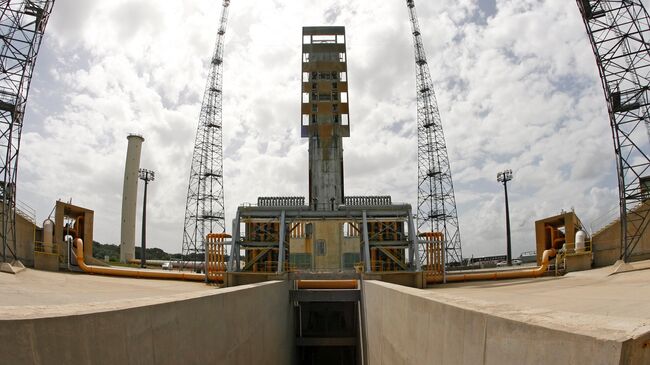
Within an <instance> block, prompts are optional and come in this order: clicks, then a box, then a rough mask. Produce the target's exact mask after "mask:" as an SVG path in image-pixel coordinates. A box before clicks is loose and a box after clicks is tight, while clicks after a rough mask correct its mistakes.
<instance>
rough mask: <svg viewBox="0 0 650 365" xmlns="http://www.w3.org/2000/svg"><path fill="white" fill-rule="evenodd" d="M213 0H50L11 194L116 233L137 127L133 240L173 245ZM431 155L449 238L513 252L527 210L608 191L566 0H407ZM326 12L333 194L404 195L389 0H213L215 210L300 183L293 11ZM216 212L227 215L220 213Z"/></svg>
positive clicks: (398, 13) (595, 205)
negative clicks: (335, 53) (333, 96)
mask: <svg viewBox="0 0 650 365" xmlns="http://www.w3.org/2000/svg"><path fill="white" fill-rule="evenodd" d="M219 5H220V2H219V1H210V2H206V1H199V0H187V1H182V2H170V3H167V2H165V3H164V4H162V3H161V2H159V1H153V0H131V1H126V0H120V1H116V0H111V1H109V0H103V1H102V0H94V1H83V2H76V1H73V0H58V1H57V3H56V6H55V10H54V14H53V16H52V19H51V23H50V25H49V28H48V31H47V34H46V37H45V40H44V43H43V46H42V53H41V58H40V59H39V61H38V65H37V75H36V78H35V80H34V82H33V84H32V94H31V99H30V101H29V105H28V108H29V111H28V114H27V117H26V123H25V129H24V135H23V144H22V151H21V161H20V175H19V198H20V199H22V200H25V201H26V202H27V203H28V204H31V205H33V206H34V207H35V208H37V211H38V214H39V219H41V218H44V217H45V216H46V215H47V214H49V211H50V209H51V207H52V205H53V203H54V200H56V199H57V198H64V199H67V198H69V197H72V198H73V203H77V204H79V205H82V206H85V207H88V208H90V209H94V210H95V212H96V219H95V232H96V234H95V236H96V239H97V240H99V241H101V242H105V243H117V242H118V241H119V229H120V227H119V221H120V218H119V214H120V204H121V191H122V178H123V171H124V170H123V169H124V157H125V154H126V135H127V134H128V133H130V132H139V133H142V134H143V135H144V137H145V139H146V141H145V143H144V145H143V157H142V164H141V165H142V167H146V168H150V169H153V170H155V171H156V181H155V182H153V184H152V185H150V190H149V194H150V196H149V202H148V204H150V206H149V207H148V237H149V239H148V240H149V246H151V247H153V246H157V247H161V248H163V249H165V250H167V251H174V252H178V251H180V249H181V239H182V229H183V227H182V225H183V216H184V209H185V196H186V191H187V181H188V173H189V164H190V159H191V154H192V148H193V142H194V136H195V132H196V126H197V121H198V115H199V108H200V103H201V98H202V96H203V91H204V87H205V78H206V75H207V68H208V63H209V60H210V57H211V54H212V52H213V47H214V40H215V38H216V30H217V26H218V17H219V12H220V6H219ZM417 6H418V14H419V17H420V25H421V27H422V30H423V39H424V42H425V47H426V50H427V54H428V57H429V65H430V68H431V73H432V77H433V81H434V84H435V88H436V94H437V97H438V103H439V105H440V111H441V115H442V119H443V125H444V128H445V134H446V139H447V144H448V149H449V155H450V160H451V167H452V173H453V178H454V186H455V188H456V199H457V201H458V211H459V219H460V224H461V235H462V239H463V249H464V252H465V253H466V254H470V255H471V254H475V255H478V254H496V253H501V252H503V251H504V247H503V246H504V245H503V242H504V240H505V238H504V237H505V234H504V228H503V227H504V217H503V215H504V214H503V192H502V187H501V186H500V185H499V184H498V183H497V182H496V178H495V177H496V173H497V171H499V170H500V169H503V168H512V169H513V170H514V171H515V179H514V180H513V181H512V183H511V184H510V185H509V192H510V193H511V195H510V205H511V218H512V226H513V237H514V242H515V248H514V252H515V253H516V254H517V253H518V252H520V251H524V250H528V249H532V247H533V239H534V236H533V229H534V228H533V223H534V220H536V219H541V218H543V217H545V216H548V215H551V214H555V213H558V212H559V211H560V210H561V209H570V208H571V207H575V209H576V212H577V213H578V215H579V216H580V217H582V219H583V221H585V223H587V224H589V222H590V221H592V220H597V218H598V217H599V216H601V215H602V214H605V213H607V211H608V210H609V209H610V208H611V207H613V206H615V205H616V180H615V174H614V169H615V167H614V159H613V148H612V142H611V138H610V132H609V126H608V120H607V114H606V108H605V103H604V98H603V96H602V91H601V90H600V83H599V80H598V76H597V71H596V67H595V62H594V59H593V55H592V54H591V48H590V46H589V44H588V41H587V37H586V34H585V31H584V28H583V25H582V22H581V19H580V16H579V14H578V11H577V8H576V5H575V3H574V2H571V1H565V0H546V1H541V0H535V1H533V0H529V1H514V0H499V1H497V2H496V12H494V13H491V12H490V13H489V14H487V16H486V15H485V14H483V13H482V12H481V9H480V8H479V6H478V4H477V3H476V2H475V1H471V0H464V1H455V2H449V1H418V2H417ZM328 21H330V22H335V24H337V25H345V26H346V31H347V41H348V61H349V65H348V66H349V72H348V73H349V81H350V102H351V113H350V116H351V121H350V124H351V129H352V136H351V137H350V138H347V139H346V140H345V141H344V149H345V152H344V154H345V174H346V185H345V187H346V192H347V193H348V194H391V195H392V196H393V200H394V201H405V202H409V203H412V204H414V203H415V201H416V196H415V194H416V164H415V157H416V144H415V141H416V135H415V70H414V68H415V67H414V61H413V50H412V39H411V34H410V25H409V22H408V16H407V10H406V7H405V6H404V2H403V1H401V2H399V1H396V2H383V1H382V2H376V1H370V0H365V1H355V2H347V1H340V0H339V1H330V2H327V3H324V2H320V1H315V0H309V1H304V0H292V1H252V0H248V1H245V0H242V1H237V2H232V3H231V6H230V22H229V26H228V31H227V35H226V39H227V41H226V46H225V66H224V67H225V74H224V148H225V161H224V165H225V185H226V190H225V197H226V208H227V212H226V214H227V219H231V218H232V217H233V214H234V211H235V209H236V207H237V205H238V204H240V203H243V202H255V200H256V198H257V196H265V195H303V196H304V195H307V144H306V142H305V141H304V140H302V139H301V138H300V132H299V124H300V115H299V107H300V106H299V103H300V76H301V75H300V52H301V51H300V47H301V27H302V26H303V25H319V24H324V23H327V22H328ZM227 226H228V227H229V224H227Z"/></svg>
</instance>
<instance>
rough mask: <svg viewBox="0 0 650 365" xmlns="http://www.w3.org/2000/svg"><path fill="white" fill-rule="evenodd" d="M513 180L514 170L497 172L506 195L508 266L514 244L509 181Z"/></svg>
mask: <svg viewBox="0 0 650 365" xmlns="http://www.w3.org/2000/svg"><path fill="white" fill-rule="evenodd" d="M510 180H512V170H510V169H508V170H504V171H502V172H499V173H498V174H497V181H498V182H500V183H503V191H504V192H505V195H506V245H507V250H508V251H507V254H508V266H512V246H511V241H510V209H509V208H508V181H510Z"/></svg>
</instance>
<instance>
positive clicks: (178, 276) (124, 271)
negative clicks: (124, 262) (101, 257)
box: [74, 238, 205, 281]
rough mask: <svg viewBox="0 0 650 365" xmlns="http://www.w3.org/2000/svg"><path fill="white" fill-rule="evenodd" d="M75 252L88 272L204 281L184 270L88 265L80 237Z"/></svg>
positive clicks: (80, 264) (75, 243)
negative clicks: (170, 270)
mask: <svg viewBox="0 0 650 365" xmlns="http://www.w3.org/2000/svg"><path fill="white" fill-rule="evenodd" d="M74 245H75V252H76V253H77V265H78V266H79V268H81V270H83V271H84V272H87V273H89V274H99V275H111V276H123V277H130V278H143V279H170V280H191V281H205V275H203V274H195V273H185V272H156V271H148V270H130V269H119V268H115V267H99V266H89V265H86V263H85V262H84V243H83V240H82V239H81V238H76V239H75V240H74Z"/></svg>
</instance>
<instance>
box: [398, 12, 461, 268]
mask: <svg viewBox="0 0 650 365" xmlns="http://www.w3.org/2000/svg"><path fill="white" fill-rule="evenodd" d="M406 5H407V7H408V11H409V19H410V21H411V30H412V33H413V43H414V46H415V65H416V92H417V128H418V204H417V210H416V214H417V229H418V231H424V232H441V233H443V235H444V241H445V254H446V260H445V262H448V263H452V262H458V263H460V262H462V260H463V253H462V249H461V241H460V227H459V225H458V213H457V211H456V197H455V194H454V185H453V182H452V178H451V167H450V164H449V157H448V155H447V145H446V142H445V136H444V133H443V129H442V119H441V118H440V111H439V110H438V102H437V100H436V95H435V92H434V89H433V81H432V80H431V73H430V71H429V65H428V63H427V58H426V53H425V50H424V44H423V42H422V36H421V33H420V25H419V23H418V18H417V14H416V11H415V1H414V0H407V1H406ZM421 252H424V250H422V251H421ZM424 258H425V257H424V256H420V257H419V259H420V260H424Z"/></svg>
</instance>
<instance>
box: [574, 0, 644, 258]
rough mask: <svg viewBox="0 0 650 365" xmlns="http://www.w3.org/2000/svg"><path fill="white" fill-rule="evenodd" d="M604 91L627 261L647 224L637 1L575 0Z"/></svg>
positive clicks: (640, 30)
mask: <svg viewBox="0 0 650 365" xmlns="http://www.w3.org/2000/svg"><path fill="white" fill-rule="evenodd" d="M577 4H578V8H579V9H580V13H581V15H582V19H583V21H584V24H585V28H586V30H587V34H588V35H589V40H590V41H591V46H592V49H593V52H594V55H595V57H596V64H597V65H598V71H599V73H600V78H601V82H602V86H603V90H604V92H605V99H606V101H607V109H608V112H609V119H610V125H611V128H612V137H613V140H614V149H615V153H616V167H617V172H618V188H619V205H620V220H621V251H620V256H621V258H622V259H623V260H624V261H626V262H627V261H629V260H630V257H631V255H632V253H633V251H634V249H635V247H636V246H637V244H638V242H639V239H640V238H641V236H642V234H643V232H644V231H645V230H646V228H647V226H648V223H649V221H650V214H649V213H650V204H648V203H647V202H646V200H647V199H648V194H650V191H649V189H648V188H650V186H645V185H646V184H647V182H646V179H648V175H649V172H650V171H649V169H650V158H649V157H648V152H649V148H650V143H649V141H648V137H649V136H650V129H649V127H650V105H649V103H648V100H649V99H648V97H649V96H650V95H648V92H649V90H650V45H649V44H648V42H649V41H650V22H649V18H648V13H647V11H646V10H645V8H644V7H643V5H642V3H641V1H637V0H577Z"/></svg>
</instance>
